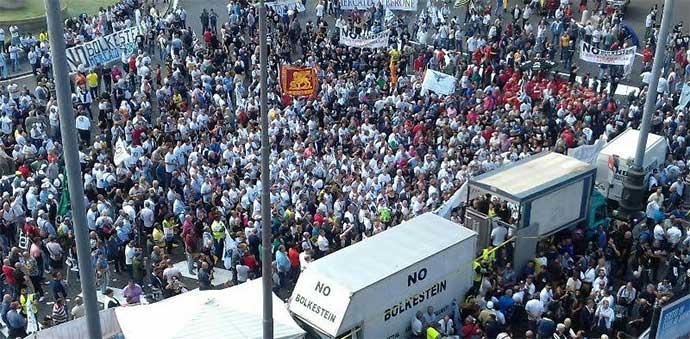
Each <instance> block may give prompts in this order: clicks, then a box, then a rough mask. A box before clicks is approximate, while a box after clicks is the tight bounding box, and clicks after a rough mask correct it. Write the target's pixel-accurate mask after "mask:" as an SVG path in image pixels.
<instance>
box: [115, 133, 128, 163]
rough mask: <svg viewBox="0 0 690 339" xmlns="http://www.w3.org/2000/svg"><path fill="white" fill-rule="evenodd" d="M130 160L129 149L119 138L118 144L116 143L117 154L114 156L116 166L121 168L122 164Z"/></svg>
mask: <svg viewBox="0 0 690 339" xmlns="http://www.w3.org/2000/svg"><path fill="white" fill-rule="evenodd" d="M128 158H129V153H128V152H127V147H126V146H125V143H124V142H123V141H122V139H119V138H118V139H117V142H116V143H115V154H114V156H113V160H114V162H115V166H120V164H121V163H122V162H124V161H125V160H127V159H128Z"/></svg>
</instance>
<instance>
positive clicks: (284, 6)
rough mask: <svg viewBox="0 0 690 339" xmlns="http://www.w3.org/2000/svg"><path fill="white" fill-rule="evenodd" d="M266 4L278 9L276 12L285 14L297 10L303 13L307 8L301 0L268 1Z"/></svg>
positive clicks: (275, 9)
mask: <svg viewBox="0 0 690 339" xmlns="http://www.w3.org/2000/svg"><path fill="white" fill-rule="evenodd" d="M266 6H268V7H269V8H271V9H272V10H274V11H276V13H278V14H280V15H283V14H285V13H286V12H287V11H295V12H299V13H302V12H304V11H305V10H306V8H304V4H302V1H301V0H278V1H269V2H266Z"/></svg>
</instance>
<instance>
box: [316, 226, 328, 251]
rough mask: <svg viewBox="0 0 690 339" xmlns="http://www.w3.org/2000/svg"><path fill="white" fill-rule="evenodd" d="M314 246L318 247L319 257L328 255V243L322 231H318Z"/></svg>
mask: <svg viewBox="0 0 690 339" xmlns="http://www.w3.org/2000/svg"><path fill="white" fill-rule="evenodd" d="M316 245H317V246H319V251H321V255H326V254H328V248H329V243H328V239H327V238H326V232H325V231H324V230H320V231H319V237H318V238H317V239H316Z"/></svg>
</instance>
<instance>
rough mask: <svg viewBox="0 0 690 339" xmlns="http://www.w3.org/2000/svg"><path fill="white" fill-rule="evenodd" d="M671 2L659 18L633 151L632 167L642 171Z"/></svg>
mask: <svg viewBox="0 0 690 339" xmlns="http://www.w3.org/2000/svg"><path fill="white" fill-rule="evenodd" d="M673 2H674V0H666V1H665V3H664V14H663V16H662V17H661V28H660V29H659V37H658V39H657V42H656V50H655V52H654V64H653V65H652V74H651V76H650V78H649V87H648V90H647V98H646V100H645V103H644V113H643V115H642V125H641V126H640V138H639V140H638V142H637V149H636V150H635V162H634V164H633V165H634V167H635V168H637V169H639V170H642V166H643V163H644V151H645V149H646V148H647V147H646V146H647V137H648V136H649V129H650V127H651V123H652V115H653V114H654V112H656V97H657V87H658V86H659V77H660V76H661V68H662V67H663V65H664V58H665V57H666V56H665V54H666V41H667V40H668V29H669V26H671V19H672V17H673Z"/></svg>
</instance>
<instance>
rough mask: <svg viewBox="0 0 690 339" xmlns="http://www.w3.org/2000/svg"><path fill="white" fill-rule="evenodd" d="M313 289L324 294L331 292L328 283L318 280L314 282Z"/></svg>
mask: <svg viewBox="0 0 690 339" xmlns="http://www.w3.org/2000/svg"><path fill="white" fill-rule="evenodd" d="M314 290H315V291H316V292H319V293H321V294H323V295H325V296H328V295H329V294H331V288H330V287H329V286H328V285H326V284H323V283H321V282H320V281H317V282H316V288H315V289H314Z"/></svg>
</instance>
